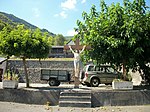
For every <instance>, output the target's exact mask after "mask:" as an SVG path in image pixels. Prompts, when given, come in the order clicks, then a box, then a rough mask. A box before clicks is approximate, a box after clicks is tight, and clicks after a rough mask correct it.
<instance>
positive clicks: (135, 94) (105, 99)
mask: <svg viewBox="0 0 150 112" xmlns="http://www.w3.org/2000/svg"><path fill="white" fill-rule="evenodd" d="M64 90H66V89H61V88H51V89H49V88H47V89H31V90H24V89H0V101H7V102H17V103H26V104H40V105H44V104H46V102H50V104H51V105H52V106H54V105H55V106H56V105H58V103H59V97H60V92H62V91H64ZM91 95H92V96H91V104H92V107H100V106H132V105H149V104H150V90H145V91H144V90H131V91H113V90H111V91H110V90H106V91H102V90H99V91H96V90H92V91H91Z"/></svg>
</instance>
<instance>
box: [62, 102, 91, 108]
mask: <svg viewBox="0 0 150 112" xmlns="http://www.w3.org/2000/svg"><path fill="white" fill-rule="evenodd" d="M59 106H60V107H82V108H84V107H86V108H87V107H89V108H90V107H91V102H74V101H70V102H69V101H68V102H66V101H61V102H59Z"/></svg>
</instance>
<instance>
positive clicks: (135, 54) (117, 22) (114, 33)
mask: <svg viewBox="0 0 150 112" xmlns="http://www.w3.org/2000/svg"><path fill="white" fill-rule="evenodd" d="M100 9H101V10H100V11H99V12H98V11H97V10H96V7H95V6H94V5H93V6H92V7H91V11H90V13H89V14H88V13H86V12H83V14H82V16H83V22H81V21H79V20H78V21H77V25H78V28H76V31H78V35H77V37H79V38H80V39H82V40H83V41H84V43H86V44H88V45H89V44H90V45H91V46H92V48H93V49H92V50H90V51H87V52H86V57H87V58H88V59H93V60H96V62H97V63H98V64H100V63H111V64H116V65H118V66H121V65H122V64H123V65H124V66H125V67H126V68H135V67H137V66H144V65H145V63H148V62H150V57H149V54H150V12H149V11H148V10H147V6H146V3H145V1H144V0H133V1H132V2H130V1H129V0H124V5H123V6H121V5H120V4H119V3H117V4H114V3H113V4H111V5H110V6H107V5H106V4H105V2H104V1H103V0H102V1H101V4H100Z"/></svg>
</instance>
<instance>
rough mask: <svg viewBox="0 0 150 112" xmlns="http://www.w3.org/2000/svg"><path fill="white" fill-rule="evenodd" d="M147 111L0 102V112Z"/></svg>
mask: <svg viewBox="0 0 150 112" xmlns="http://www.w3.org/2000/svg"><path fill="white" fill-rule="evenodd" d="M149 110H150V105H144V106H106V107H99V108H72V107H58V106H46V105H29V104H20V103H12V102H0V112H149Z"/></svg>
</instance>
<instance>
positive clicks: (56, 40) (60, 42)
mask: <svg viewBox="0 0 150 112" xmlns="http://www.w3.org/2000/svg"><path fill="white" fill-rule="evenodd" d="M65 41H66V39H65V37H64V36H63V35H61V34H58V35H56V36H55V37H54V45H56V46H63V45H64V43H65Z"/></svg>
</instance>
